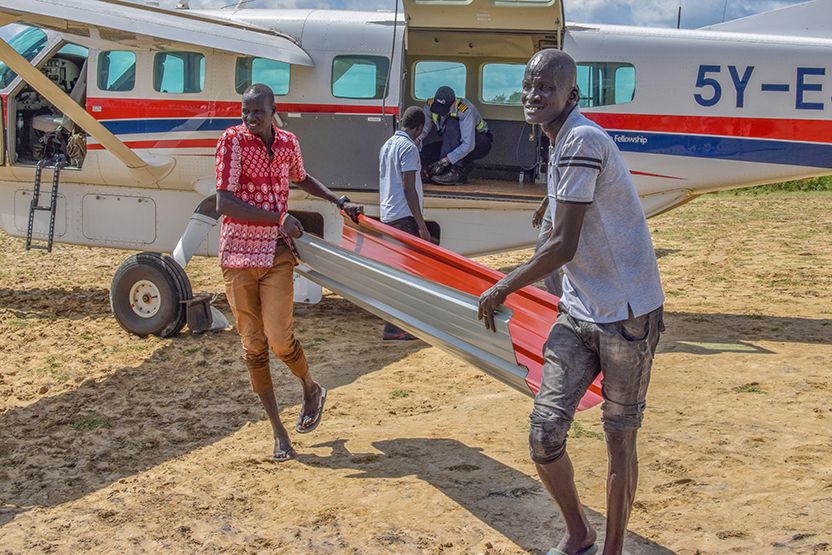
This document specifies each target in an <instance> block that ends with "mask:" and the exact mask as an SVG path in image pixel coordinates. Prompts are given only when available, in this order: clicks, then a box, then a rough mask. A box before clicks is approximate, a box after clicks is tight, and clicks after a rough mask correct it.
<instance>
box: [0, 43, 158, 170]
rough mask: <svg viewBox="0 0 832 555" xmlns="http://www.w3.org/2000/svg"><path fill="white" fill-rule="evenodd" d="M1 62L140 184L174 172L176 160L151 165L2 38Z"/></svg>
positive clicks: (0, 45) (0, 46)
mask: <svg viewBox="0 0 832 555" xmlns="http://www.w3.org/2000/svg"><path fill="white" fill-rule="evenodd" d="M0 60H2V61H3V63H5V64H6V65H7V66H9V68H11V70H12V71H14V72H15V73H17V74H18V75H19V76H20V77H21V78H22V79H23V80H24V81H26V82H27V83H28V84H29V85H31V86H32V88H33V89H35V90H36V91H38V92H39V93H40V94H41V95H43V97H44V98H46V99H47V100H48V101H49V102H51V103H52V104H54V105H55V107H56V108H58V109H59V110H60V111H61V112H63V113H64V114H66V115H67V116H68V117H69V119H71V120H72V121H73V122H75V124H76V125H78V126H79V127H81V128H83V129H84V131H86V132H87V133H89V134H90V135H92V136H93V137H94V138H95V140H97V141H98V142H99V143H101V144H102V145H103V146H104V147H105V148H106V149H107V150H109V151H110V152H112V153H113V154H114V155H115V156H116V158H118V159H119V160H120V161H121V162H122V163H123V164H124V165H125V166H127V168H128V170H129V171H130V173H131V175H132V176H133V177H134V178H135V179H136V180H137V181H139V182H140V183H142V184H145V185H149V184H153V183H158V181H159V179H161V178H162V177H164V176H165V175H166V174H167V173H168V172H169V171H170V170H171V168H172V165H173V160H165V161H164V164H162V165H151V164H150V163H148V162H146V161H145V160H143V159H142V158H141V157H140V156H139V155H138V154H136V153H135V152H133V151H132V150H130V148H129V147H128V146H127V145H125V144H124V143H122V142H121V141H120V140H118V138H116V136H115V135H113V134H112V133H111V132H110V131H109V130H108V129H107V128H106V127H104V126H103V125H102V124H101V123H100V122H99V121H98V120H97V119H95V118H94V117H93V116H92V115H91V114H89V113H87V111H86V110H85V109H84V107H83V106H80V105H79V104H78V103H76V102H75V101H74V100H72V98H70V97H69V95H68V94H66V93H65V92H64V91H63V90H61V88H60V87H58V86H57V85H56V84H55V83H53V82H52V81H51V80H50V79H49V78H48V77H46V76H45V75H43V74H42V73H41V72H40V71H39V70H38V69H37V68H36V67H34V66H33V65H32V64H30V63H29V62H28V61H26V58H24V57H23V56H21V55H20V54H18V52H17V51H16V50H15V49H14V48H12V47H11V46H9V44H8V43H7V42H6V41H4V40H3V39H2V38H0Z"/></svg>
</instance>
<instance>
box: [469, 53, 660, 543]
mask: <svg viewBox="0 0 832 555" xmlns="http://www.w3.org/2000/svg"><path fill="white" fill-rule="evenodd" d="M576 73H577V70H576V67H575V62H574V61H573V60H572V58H571V57H569V55H567V54H566V53H564V52H561V51H559V50H553V49H549V50H543V51H541V52H538V53H537V54H535V55H534V56H533V57H532V59H531V60H530V61H529V63H528V65H527V66H526V72H525V74H524V76H523V91H522V96H521V99H522V102H523V107H524V111H525V116H526V121H528V122H529V123H532V124H539V125H540V126H541V127H542V129H543V132H544V133H546V135H547V136H548V137H549V140H550V141H551V144H552V145H554V146H553V147H552V149H551V150H550V157H549V175H548V180H549V198H550V204H551V205H552V211H553V219H554V227H553V230H552V233H551V234H550V235H549V239H548V241H546V243H544V244H543V245H542V246H541V247H540V248H539V249H538V251H537V252H536V253H535V254H534V255H533V256H532V257H531V258H530V259H529V260H528V261H527V262H526V263H525V264H523V265H522V266H520V267H519V268H517V269H516V270H515V271H513V272H512V273H511V274H509V275H507V276H506V277H504V278H503V279H502V280H500V281H499V282H498V283H497V284H496V285H495V286H494V287H492V288H491V289H489V290H487V291H485V292H484V293H483V294H482V296H481V297H480V310H479V315H480V318H481V319H483V318H484V319H485V326H486V328H488V329H494V319H493V312H494V309H496V308H497V307H498V306H500V305H501V304H502V303H503V302H504V301H505V299H506V297H507V296H508V295H509V294H510V293H513V292H515V291H517V290H518V289H520V288H522V287H525V286H526V285H529V284H531V283H534V282H536V281H538V280H539V279H541V278H543V277H544V276H547V275H549V274H551V273H552V272H553V271H554V270H556V269H558V268H559V267H561V266H562V267H563V273H564V278H563V296H562V297H561V302H560V305H559V307H558V308H559V314H558V318H557V321H556V322H555V325H554V326H552V329H551V331H550V332H549V337H548V339H547V341H546V343H545V345H544V346H543V356H544V359H545V362H544V365H543V375H542V380H541V387H540V391H539V392H538V394H537V395H536V396H535V401H534V410H533V411H532V414H531V417H530V418H531V426H530V432H529V450H530V453H531V458H532V460H533V461H535V464H536V466H537V471H538V474H539V475H540V478H541V480H542V481H543V484H544V485H545V486H546V489H547V490H548V491H549V494H550V495H551V496H552V498H553V499H554V500H555V502H556V503H557V505H558V507H559V508H560V511H561V513H562V514H563V518H564V521H565V523H566V535H565V536H564V537H563V539H562V540H561V542H560V544H559V545H558V547H557V548H553V549H552V550H551V551H550V552H549V553H550V554H553V555H554V554H557V555H560V554H564V553H565V554H567V555H575V554H580V555H592V554H594V553H596V551H597V546H596V545H595V540H596V532H595V530H594V529H593V528H592V526H591V525H590V524H589V521H588V520H587V518H586V515H585V514H584V510H583V507H582V505H581V503H580V500H579V499H578V493H577V490H576V487H575V481H574V477H573V467H572V463H571V461H570V460H569V456H568V455H567V454H566V437H567V433H568V431H569V427H570V425H571V423H572V419H573V416H574V414H575V410H576V409H577V406H578V402H579V401H580V399H581V397H582V396H583V395H584V393H585V392H586V390H587V388H588V387H589V385H590V384H591V383H592V381H593V380H594V379H595V377H596V376H598V374H599V373H600V372H603V373H604V378H603V381H602V394H603V397H604V402H603V403H602V405H601V411H602V421H603V423H604V433H605V436H606V443H607V455H608V459H609V466H608V469H609V472H608V475H607V531H606V539H605V542H604V554H605V555H613V554H620V553H621V552H622V549H623V546H624V535H625V532H626V530H627V521H628V520H629V517H630V511H631V509H632V505H633V501H634V499H635V491H636V483H637V481H638V458H637V455H636V437H637V432H638V428H639V427H640V426H641V420H642V414H643V411H644V407H645V396H646V393H647V384H648V383H649V381H650V369H651V366H652V363H653V356H654V354H655V352H656V344H657V343H658V340H659V334H660V332H661V331H662V330H663V323H662V304H663V303H664V294H663V293H662V286H661V281H660V279H659V269H658V265H657V264H656V257H655V254H654V252H653V243H652V241H651V239H650V231H649V229H648V227H647V221H646V220H645V218H644V212H643V211H642V208H641V203H640V202H639V199H638V194H637V193H636V189H635V185H634V184H633V180H632V178H631V177H630V173H629V171H628V170H627V167H626V165H625V164H624V161H623V159H622V158H621V153H620V152H619V151H618V147H616V145H615V143H614V142H613V141H612V139H610V137H609V135H608V134H607V133H606V132H605V131H604V130H603V129H602V128H600V127H599V126H598V125H596V124H594V123H593V122H591V121H589V120H588V119H586V118H585V117H584V116H582V115H581V113H580V110H579V109H578V107H577V104H578V99H579V94H578V87H577V86H576V84H575V79H576Z"/></svg>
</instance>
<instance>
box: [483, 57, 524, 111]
mask: <svg viewBox="0 0 832 555" xmlns="http://www.w3.org/2000/svg"><path fill="white" fill-rule="evenodd" d="M525 71H526V66H525V65H524V64H485V65H484V66H482V79H481V83H482V90H481V91H480V98H481V99H482V101H483V102H485V103H486V104H506V105H509V106H519V105H520V93H521V91H522V90H523V73H524V72H525Z"/></svg>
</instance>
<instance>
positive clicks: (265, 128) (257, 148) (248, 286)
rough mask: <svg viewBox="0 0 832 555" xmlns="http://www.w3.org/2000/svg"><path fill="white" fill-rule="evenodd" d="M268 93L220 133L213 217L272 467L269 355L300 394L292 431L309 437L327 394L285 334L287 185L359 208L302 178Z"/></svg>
mask: <svg viewBox="0 0 832 555" xmlns="http://www.w3.org/2000/svg"><path fill="white" fill-rule="evenodd" d="M274 113H275V104H274V93H273V92H272V90H271V89H270V88H269V87H267V86H266V85H263V84H259V83H258V84H254V85H252V86H250V87H249V88H247V89H246V90H245V92H244V93H243V100H242V118H243V123H242V124H241V125H237V126H235V127H230V128H229V129H226V130H225V132H224V133H223V135H222V137H220V140H219V143H218V144H217V211H218V212H219V213H220V214H223V220H222V231H221V233H220V257H219V258H220V266H221V267H222V275H223V280H224V281H225V291H226V295H227V297H228V302H229V304H230V305H231V310H232V311H233V312H234V317H235V318H236V320H237V331H238V332H239V334H240V337H241V338H242V342H243V350H244V352H245V356H244V359H245V362H246V366H247V367H248V371H249V375H250V376H251V385H252V388H253V389H254V392H255V393H257V394H258V395H259V396H260V401H261V402H262V403H263V407H264V408H265V409H266V414H267V415H268V417H269V422H271V425H272V431H273V433H274V452H273V455H272V460H274V461H278V462H280V461H286V460H289V459H292V458H294V457H295V455H296V452H295V450H294V449H293V448H292V442H291V441H290V439H289V434H288V433H287V431H286V428H285V427H284V426H283V423H282V422H281V421H280V413H279V410H278V406H277V400H276V399H275V395H274V388H273V385H272V378H271V369H270V367H269V347H271V349H272V350H273V351H274V354H275V355H276V356H277V357H278V358H279V359H280V360H282V361H283V362H284V363H286V365H287V366H288V367H289V369H290V370H291V371H292V373H293V374H294V375H295V376H297V377H298V378H299V379H300V381H301V384H302V386H303V406H302V407H301V410H300V416H299V417H298V422H297V424H296V425H295V430H296V431H297V432H298V433H308V432H311V431H312V430H314V429H315V428H316V427H317V426H318V423H319V422H320V421H321V413H322V412H323V408H324V402H325V401H326V389H324V388H323V387H321V386H320V385H319V384H318V383H316V382H315V381H313V380H312V376H311V375H310V373H309V365H308V364H307V362H306V355H305V354H304V352H303V347H302V346H301V344H300V343H299V342H298V340H297V339H295V336H294V333H293V332H292V297H293V289H292V269H293V268H294V266H295V265H296V264H297V260H296V257H295V251H294V245H293V244H292V238H297V237H300V236H301V234H302V233H303V226H301V224H300V222H299V221H298V220H297V219H295V218H294V217H293V216H291V215H290V214H289V212H288V198H289V181H292V182H294V183H295V184H297V186H298V187H300V188H301V189H303V190H304V191H306V192H307V193H310V194H312V195H315V196H318V197H321V198H323V199H325V200H328V201H330V202H332V203H334V204H336V205H338V208H340V209H342V210H344V212H346V214H347V215H348V216H349V217H350V218H352V219H353V221H357V218H358V214H359V213H361V212H362V208H361V207H360V206H358V205H356V204H352V203H351V202H349V199H348V198H347V197H345V196H342V197H341V198H338V197H336V196H335V195H334V194H333V193H332V191H330V190H329V189H328V188H327V187H326V186H324V185H323V184H322V183H321V182H320V181H318V180H317V179H315V178H314V177H312V176H311V175H309V174H307V173H306V171H305V170H304V169H303V160H302V158H301V154H300V146H299V145H298V140H297V138H296V137H295V136H294V135H293V134H291V133H288V132H286V131H283V130H280V129H278V128H277V127H275V126H274V124H273V123H272V117H273V116H274Z"/></svg>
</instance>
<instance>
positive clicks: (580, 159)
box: [558, 156, 601, 171]
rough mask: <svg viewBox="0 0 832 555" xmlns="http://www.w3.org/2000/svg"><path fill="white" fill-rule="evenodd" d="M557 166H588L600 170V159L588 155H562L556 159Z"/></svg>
mask: <svg viewBox="0 0 832 555" xmlns="http://www.w3.org/2000/svg"><path fill="white" fill-rule="evenodd" d="M558 167H559V168H570V167H571V168H590V169H592V170H598V171H601V159H600V158H591V157H589V156H563V157H562V158H561V159H560V160H559V161H558Z"/></svg>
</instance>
